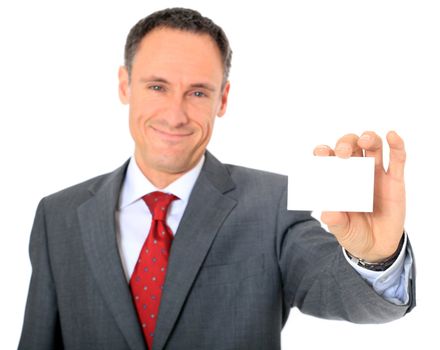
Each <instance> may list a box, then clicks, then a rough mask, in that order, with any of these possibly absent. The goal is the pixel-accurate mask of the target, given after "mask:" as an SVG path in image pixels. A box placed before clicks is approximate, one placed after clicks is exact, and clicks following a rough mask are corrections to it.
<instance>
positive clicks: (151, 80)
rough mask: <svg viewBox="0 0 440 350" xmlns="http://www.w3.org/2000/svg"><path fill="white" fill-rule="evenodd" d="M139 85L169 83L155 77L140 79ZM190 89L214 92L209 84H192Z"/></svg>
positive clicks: (213, 87) (213, 88)
mask: <svg viewBox="0 0 440 350" xmlns="http://www.w3.org/2000/svg"><path fill="white" fill-rule="evenodd" d="M140 82H141V83H162V84H168V85H169V84H170V82H169V81H168V80H166V79H164V78H161V77H156V76H151V77H148V78H141V79H140ZM190 87H191V88H200V89H206V90H208V91H212V92H214V91H215V90H216V89H215V86H214V85H212V84H209V83H193V84H191V85H190Z"/></svg>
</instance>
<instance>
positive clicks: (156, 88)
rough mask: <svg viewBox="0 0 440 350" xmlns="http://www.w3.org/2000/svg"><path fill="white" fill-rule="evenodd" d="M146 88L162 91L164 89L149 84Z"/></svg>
mask: <svg viewBox="0 0 440 350" xmlns="http://www.w3.org/2000/svg"><path fill="white" fill-rule="evenodd" d="M148 88H149V89H150V90H153V91H163V90H164V88H163V87H162V86H160V85H151V86H149V87H148Z"/></svg>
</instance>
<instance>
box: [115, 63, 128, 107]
mask: <svg viewBox="0 0 440 350" xmlns="http://www.w3.org/2000/svg"><path fill="white" fill-rule="evenodd" d="M118 77H119V99H120V100H121V102H122V104H124V105H126V104H128V103H129V101H130V83H129V81H128V80H129V79H128V71H127V68H126V67H125V66H121V67H119V72H118Z"/></svg>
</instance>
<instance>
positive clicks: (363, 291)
mask: <svg viewBox="0 0 440 350" xmlns="http://www.w3.org/2000/svg"><path fill="white" fill-rule="evenodd" d="M126 167H127V163H126V164H124V165H123V166H122V167H120V168H119V169H117V170H116V171H114V172H112V173H110V174H107V175H103V176H100V177H97V178H94V179H92V180H89V181H87V182H85V183H82V184H79V185H76V186H73V187H70V188H68V189H65V190H63V191H61V192H58V193H55V194H53V195H51V196H49V197H46V198H44V199H43V200H42V201H41V202H40V204H39V206H38V209H37V214H36V217H35V222H34V226H33V229H32V233H31V240H30V257H31V262H32V267H33V272H32V278H31V282H30V289H29V295H28V301H27V306H26V312H25V319H24V325H23V331H22V336H21V340H20V345H19V349H25V350H32V349H41V350H43V349H44V350H47V349H63V348H64V349H71V350H73V349H78V350H87V349H106V350H113V349H114V350H122V349H130V350H141V349H145V348H146V346H145V343H144V340H143V337H142V332H141V329H140V326H139V322H138V320H137V316H136V311H135V308H134V306H133V302H132V298H131V294H130V290H129V286H128V283H127V280H126V278H125V275H124V272H123V268H122V265H121V260H120V256H119V253H118V246H117V237H116V233H115V210H116V206H117V202H118V197H119V193H120V188H121V184H122V181H123V179H124V175H125V171H126ZM286 189H287V178H286V177H284V176H280V175H275V174H269V173H265V172H261V171H256V170H251V169H246V168H242V167H236V166H229V165H223V164H221V163H220V162H219V161H217V160H216V159H215V158H214V157H213V156H212V155H210V154H209V153H207V154H206V161H205V164H204V167H203V169H202V172H201V174H200V176H199V178H198V180H197V182H196V185H195V187H194V189H193V192H192V194H191V197H190V200H189V203H188V206H187V208H186V211H185V213H184V216H183V218H182V221H181V223H180V226H179V228H178V231H177V232H176V236H175V239H174V241H173V245H172V249H171V255H170V261H169V265H168V272H167V278H166V283H165V287H164V290H163V295H162V301H161V306H160V313H159V316H158V319H157V327H156V332H155V340H154V345H153V350H160V349H167V350H176V349H178V350H182V349H191V350H196V349H209V350H220V349H221V350H227V349H228V350H237V349H252V350H257V349H270V350H274V349H279V348H280V333H281V329H282V327H283V325H284V324H285V322H286V320H287V317H288V315H289V310H290V308H291V307H294V306H296V307H298V308H299V309H300V310H301V311H303V312H305V313H307V314H311V315H315V316H318V317H324V318H329V319H345V320H349V321H352V322H359V323H366V322H373V323H377V322H387V321H391V320H393V319H396V318H398V317H401V316H403V315H404V314H405V313H406V312H408V311H409V310H410V309H411V308H412V307H413V306H414V305H415V302H414V300H415V299H414V282H413V281H411V284H412V285H411V286H410V290H411V298H410V303H409V305H405V306H396V305H393V304H391V303H389V302H387V301H386V300H384V299H383V298H381V297H380V296H378V295H377V294H376V293H375V292H374V290H373V289H372V288H371V287H370V286H368V285H367V284H366V283H365V282H364V281H363V280H362V279H361V278H360V277H359V275H358V274H357V273H356V272H355V271H354V270H353V269H352V268H351V267H350V266H349V264H348V263H347V262H346V261H345V259H344V257H343V255H342V252H341V248H340V246H339V245H338V243H337V242H336V241H335V239H334V237H333V236H332V235H330V234H328V233H327V232H326V231H325V230H323V229H322V228H321V227H320V225H319V223H318V222H317V221H316V220H314V219H313V218H312V217H311V216H310V213H309V212H294V211H287V210H286V202H287V200H286ZM413 275H414V274H413Z"/></svg>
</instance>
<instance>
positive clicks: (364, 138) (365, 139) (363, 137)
mask: <svg viewBox="0 0 440 350" xmlns="http://www.w3.org/2000/svg"><path fill="white" fill-rule="evenodd" d="M360 139H361V140H362V141H370V140H371V136H370V135H368V134H363V135H362V136H361V137H360Z"/></svg>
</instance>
